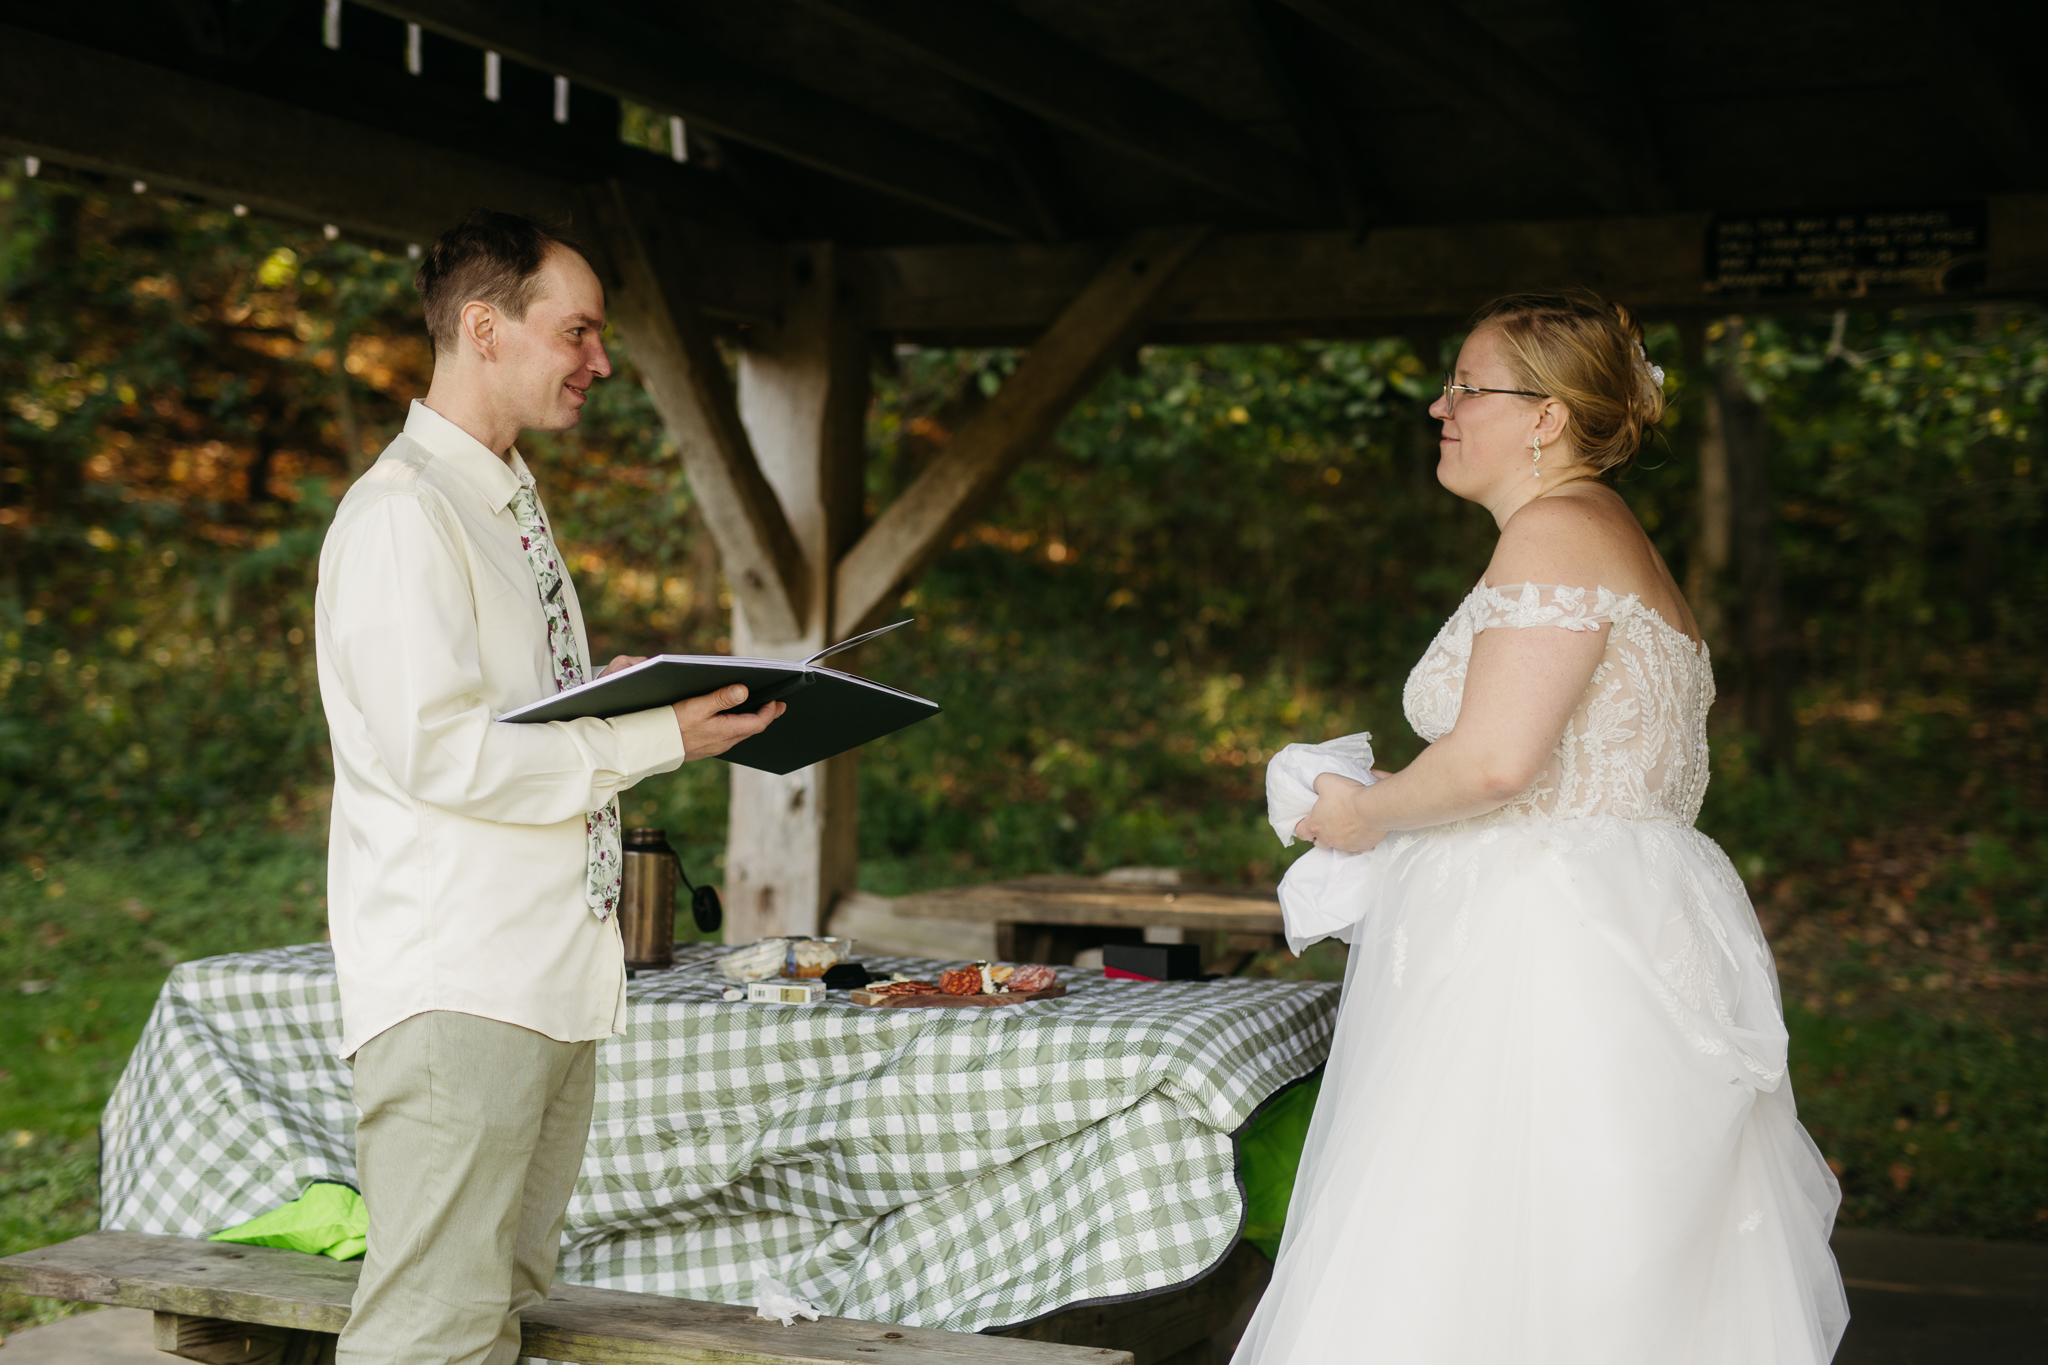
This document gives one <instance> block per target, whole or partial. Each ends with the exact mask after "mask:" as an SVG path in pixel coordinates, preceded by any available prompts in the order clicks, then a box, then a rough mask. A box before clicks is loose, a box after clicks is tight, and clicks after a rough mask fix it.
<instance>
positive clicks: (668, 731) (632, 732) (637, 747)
mask: <svg viewBox="0 0 2048 1365" xmlns="http://www.w3.org/2000/svg"><path fill="white" fill-rule="evenodd" d="M605 723H606V724H607V725H609V726H611V727H612V733H613V734H615V735H617V736H618V737H619V759H620V765H621V766H622V767H623V768H624V769H625V772H626V777H627V785H628V786H630V785H632V783H634V782H638V781H639V780H640V779H641V778H643V777H652V776H653V775H654V774H656V773H666V772H673V771H675V770H676V769H677V768H680V767H682V766H683V759H684V758H685V757H686V755H685V754H684V753H683V728H682V726H680V725H678V724H677V723H676V713H675V708H673V707H669V706H656V707H653V708H651V709H649V710H646V711H635V712H633V713H631V714H630V715H624V716H613V717H612V718H611V719H610V720H609V721H606V722H605Z"/></svg>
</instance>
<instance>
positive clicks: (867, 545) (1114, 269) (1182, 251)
mask: <svg viewBox="0 0 2048 1365" xmlns="http://www.w3.org/2000/svg"><path fill="white" fill-rule="evenodd" d="M1208 235H1209V234H1208V232H1207V230H1206V229H1203V228H1153V229H1148V230H1146V231H1143V232H1139V233H1135V234H1133V235H1132V236H1131V237H1130V238H1129V239H1128V240H1127V241H1125V242H1124V243H1123V245H1122V246H1120V247H1119V248H1118V249H1117V250H1116V251H1115V252H1114V253H1112V254H1111V255H1110V258H1109V259H1108V260H1107V261H1106V262H1104V263H1103V264H1102V265H1101V266H1100V267H1099V268H1098V269H1097V270H1096V271H1095V273H1094V276H1093V278H1092V279H1090V280H1089V281H1088V283H1087V285H1086V287H1085V288H1083V289H1082V290H1081V291H1080V293H1079V295H1078V297H1075V298H1074V299H1073V300H1072V301H1071V302H1070V303H1068V304H1067V306H1066V307H1065V308H1064V309H1063V310H1062V311H1061V312H1060V315H1059V317H1058V318H1057V319H1055V320H1054V322H1053V324H1052V326H1051V327H1049V328H1047V329H1046V332H1045V335H1043V336H1042V337H1040V338H1039V339H1038V341H1037V342H1036V343H1035V344H1034V345H1033V346H1032V347H1031V350H1030V351H1029V352H1028V353H1027V354H1026V355H1025V357H1024V360H1023V363H1022V364H1020V365H1019V366H1018V367H1017V370H1016V372H1015V373H1014V374H1012V375H1011V376H1010V377H1009V379H1008V380H1006V381H1005V382H1004V384H1003V386H1002V387H1001V388H1000V389H998V390H996V394H995V397H993V398H991V399H990V400H989V402H988V405H987V406H986V407H984V408H982V409H981V411H979V412H977V413H976V414H975V415H974V416H973V417H972V418H970V419H968V421H967V422H966V423H964V424H963V425H962V426H961V428H960V429H959V430H958V431H957V432H955V433H953V438H952V440H951V441H950V442H948V444H947V447H946V451H945V453H944V454H943V455H942V456H940V457H939V459H938V460H936V461H935V462H933V464H931V465H930V466H929V467H928V468H927V469H926V470H925V471H924V473H923V474H921V475H919V476H918V479H917V481H916V482H915V483H913V484H911V486H910V487H909V488H907V489H905V490H904V492H903V494H902V495H901V496H900V497H898V498H897V499H896V501H895V502H893V503H891V504H890V505H889V507H888V508H887V509H886V510H884V511H883V513H882V515H881V516H880V517H878V518H876V520H875V523H874V525H872V526H870V527H869V528H868V530H867V534H865V535H863V536H862V537H861V538H860V540H859V542H858V543H856V544H855V545H854V547H853V548H852V549H851V550H849V551H848V552H847V554H846V556H845V558H843V559H842V560H840V562H839V568H838V572H837V580H836V582H837V587H836V591H835V593H834V603H833V613H832V636H833V638H834V639H840V638H844V637H845V636H847V635H850V634H853V633H855V632H857V631H859V630H861V629H862V628H863V627H864V626H866V625H867V624H868V623H869V622H871V621H873V620H875V619H877V618H878V617H879V616H880V614H881V613H882V612H883V611H885V610H886V609H887V608H888V606H889V604H890V602H891V601H892V600H893V598H894V597H895V594H896V593H897V592H898V591H900V590H901V589H902V587H903V585H905V584H906V583H909V582H912V581H913V580H915V579H916V578H917V576H918V575H919V574H921V573H922V572H924V570H925V568H926V567H927V566H929V565H930V564H931V562H932V561H933V560H934V559H936V558H938V556H939V555H940V554H941V553H942V552H943V551H944V550H945V548H946V547H947V546H948V545H949V544H951V543H952V540H953V537H954V536H955V535H957V534H958V533H959V531H960V530H961V528H963V527H964V526H966V525H967V523H968V522H969V521H971V520H972V519H973V518H974V517H976V516H978V515H979V514H980V513H981V511H982V509H983V508H985V507H986V506H987V505H988V503H989V501H990V500H991V499H992V498H993V497H994V496H995V494H996V492H997V490H998V489H1000V488H1001V487H1002V484H1003V480H1005V479H1006V478H1008V477H1009V475H1010V472H1011V471H1012V470H1013V469H1015V468H1016V467H1017V465H1018V464H1019V463H1020V462H1021V461H1022V460H1023V459H1024V458H1025V457H1026V456H1027V455H1029V454H1030V453H1031V452H1032V451H1034V450H1037V449H1039V448H1040V447H1041V446H1043V445H1044V443H1045V442H1046V441H1047V440H1048V439H1050V437H1051V436H1052V433H1053V429H1054V428H1055V427H1057V426H1058V425H1059V423H1060V419H1061V418H1063V417H1065V416H1066V414H1067V411H1068V409H1069V408H1071V407H1072V406H1073V405H1074V404H1075V403H1076V402H1078V401H1079V400H1080V399H1081V398H1082V397H1083V396H1084V395H1085V394H1087V392H1088V391H1089V390H1090V389H1091V388H1093V387H1094V385H1095V381H1096V380H1097V379H1098V378H1100V377H1101V375H1102V372H1103V371H1104V370H1106V369H1107V368H1108V367H1109V366H1110V365H1111V364H1113V363H1114V362H1115V361H1116V360H1117V359H1118V358H1119V357H1120V356H1122V355H1123V354H1124V352H1125V351H1127V350H1128V349H1129V348H1130V347H1131V346H1132V345H1133V344H1135V343H1136V342H1137V340H1138V338H1139V336H1140V335H1141V334H1142V333H1143V331H1144V327H1145V322H1146V319H1147V317H1148V316H1149V314H1150V312H1151V310H1152V307H1153V305H1154V304H1155V303H1156V301H1157V300H1158V298H1159V295H1160V293H1161V291H1162V290H1164V289H1165V288H1166V287H1167V286H1168V284H1170V283H1171V282H1172V280H1173V278H1174V276H1175V275H1176V274H1178V273H1179V272H1180V270H1181V269H1182V267H1183V266H1185V265H1186V264H1187V262H1188V260H1189V259H1190V258H1191V257H1193V256H1194V255H1195V253H1196V251H1197V249H1198V248H1199V247H1200V246H1201V245H1202V243H1203V241H1204V240H1205V239H1206V238H1207V237H1208Z"/></svg>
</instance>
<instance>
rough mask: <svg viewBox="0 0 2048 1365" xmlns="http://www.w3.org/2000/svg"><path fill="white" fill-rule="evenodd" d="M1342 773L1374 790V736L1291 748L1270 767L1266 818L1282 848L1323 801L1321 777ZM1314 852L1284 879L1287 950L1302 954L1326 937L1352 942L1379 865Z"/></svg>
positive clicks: (1360, 857)
mask: <svg viewBox="0 0 2048 1365" xmlns="http://www.w3.org/2000/svg"><path fill="white" fill-rule="evenodd" d="M1324 773H1336V774H1337V775H1338V776H1340V777H1348V778H1350V779H1351V780H1352V781H1354V782H1362V783H1364V784H1365V785H1366V786H1368V787H1369V786H1371V785H1372V784H1373V783H1375V782H1377V781H1378V780H1379V779H1378V778H1376V777H1374V776H1373V775H1372V736H1371V735H1370V734H1356V735H1345V736H1344V737H1343V738H1341V739H1333V740H1329V741H1326V742H1325V743H1322V744H1290V745H1288V746H1287V747H1286V748H1284V749H1282V750H1281V751H1280V752H1279V753H1277V754H1274V755H1273V758H1272V760H1271V761H1270V762H1268V763H1267V764H1266V819H1267V821H1268V822H1269V823H1271V825H1272V826H1273V832H1274V833H1275V834H1277V835H1279V836H1280V843H1281V846H1282V847H1291V846H1292V845H1293V843H1294V827H1295V825H1297V824H1299V823H1300V822H1301V819H1302V817H1304V816H1306V815H1307V814H1308V813H1309V811H1310V809H1311V808H1313V807H1314V805H1315V803H1316V778H1318V777H1320V776H1321V775H1322V774H1324ZM1376 851H1377V850H1373V851H1369V852H1365V853H1339V852H1338V851H1337V850H1335V849H1330V848H1317V849H1311V850H1309V851H1308V852H1307V853H1305V854H1303V855H1302V856H1301V857H1300V858H1297V859H1296V860H1295V863H1294V866H1292V867H1290V868H1288V869H1287V875H1286V876H1285V877H1283V878H1282V879H1281V881H1280V917H1281V921H1282V925H1283V928H1284V929H1285V931H1286V934H1287V947H1288V949H1289V951H1291V952H1292V953H1293V954H1294V955H1295V956H1296V957H1299V956H1301V952H1302V950H1303V949H1304V948H1306V947H1308V946H1309V944H1311V943H1315V942H1318V941H1319V940H1322V939H1326V938H1334V939H1336V940H1337V941H1338V942H1339V943H1349V942H1350V941H1351V931H1352V930H1353V929H1354V928H1356V927H1357V926H1358V922H1359V920H1361V919H1363V918H1364V917H1365V912H1366V910H1367V909H1368V908H1370V906H1371V900H1372V890H1373V887H1374V884H1375V882H1376V881H1377V880H1378V874H1379V867H1378V865H1377V864H1376V863H1375V862H1374V861H1373V857H1372V854H1373V852H1376Z"/></svg>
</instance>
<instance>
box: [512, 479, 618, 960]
mask: <svg viewBox="0 0 2048 1365" xmlns="http://www.w3.org/2000/svg"><path fill="white" fill-rule="evenodd" d="M512 515H513V516H514V517H515V518H517V519H518V522H519V543H520V544H521V545H522V546H524V547H525V548H526V562H527V563H528V564H531V565H532V566H533V579H534V582H535V583H536V584H537V585H538V586H539V588H540V605H541V609H542V610H543V611H545V612H546V613H547V618H548V662H549V664H551V665H552V666H553V668H554V672H555V690H556V691H557V692H561V691H565V690H567V689H568V688H571V687H580V686H581V685H582V683H583V663H582V661H581V660H580V659H578V658H577V656H576V631H575V629H574V628H573V627H571V626H570V624H569V604H568V602H567V601H565V600H564V598H563V594H562V586H563V582H564V575H563V573H562V558H561V556H560V555H559V554H557V553H556V552H555V539H554V537H553V536H551V535H549V534H548V524H547V520H546V519H545V518H544V517H542V516H541V512H540V499H539V498H537V497H535V496H534V492H533V485H531V484H521V485H520V486H519V491H518V492H517V493H514V494H513V495H512ZM583 822H584V830H585V834H586V837H587V843H588V846H589V850H590V859H589V879H588V884H587V886H586V888H585V891H584V895H585V898H586V899H587V900H588V901H589V904H590V913H591V914H593V915H596V916H597V917H598V918H599V919H601V920H602V919H610V918H611V914H612V911H614V910H616V909H618V907H619V868H620V862H619V857H620V854H619V798H618V797H616V796H614V797H613V798H612V799H611V800H609V801H607V802H605V803H604V804H603V805H602V806H599V807H598V808H597V809H596V810H594V811H592V812H590V814H588V815H586V816H584V817H583Z"/></svg>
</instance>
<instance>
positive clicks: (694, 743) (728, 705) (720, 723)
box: [673, 683, 789, 760]
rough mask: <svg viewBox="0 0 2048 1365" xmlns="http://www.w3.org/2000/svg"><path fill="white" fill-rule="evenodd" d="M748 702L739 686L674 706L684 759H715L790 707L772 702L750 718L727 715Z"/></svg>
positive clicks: (726, 688) (735, 685)
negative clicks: (680, 733)
mask: <svg viewBox="0 0 2048 1365" xmlns="http://www.w3.org/2000/svg"><path fill="white" fill-rule="evenodd" d="M746 699H747V689H746V688H745V687H743V686H741V685H740V684H738V683H734V684H733V685H732V686H731V687H721V688H719V689H718V690H717V691H716V692H706V693H705V694H704V695H703V696H701V697H691V698H689V699H688V700H685V701H679V702H677V703H676V704H675V706H674V708H673V710H674V711H675V713H676V724H677V725H678V726H680V727H681V728H682V732H683V758H684V759H685V760H688V759H692V758H715V757H716V756H718V755H719V754H722V753H724V752H725V751H726V750H727V749H730V748H731V747H732V746H733V745H735V744H737V743H739V742H740V741H741V740H743V739H745V738H747V737H748V736H750V735H758V734H760V733H761V732H762V731H763V730H765V729H767V728H768V722H770V721H772V720H774V719H775V718H776V717H777V716H779V715H781V714H782V713H783V712H784V711H786V710H788V709H789V708H788V707H786V706H784V705H783V704H782V703H781V702H779V701H771V702H769V703H768V704H767V705H766V706H764V707H762V708H761V709H760V710H759V711H756V712H755V713H753V714H752V715H739V716H734V715H726V714H723V713H724V712H727V711H730V710H731V709H732V708H733V707H735V706H738V705H739V704H740V703H741V702H743V701H745V700H746Z"/></svg>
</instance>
